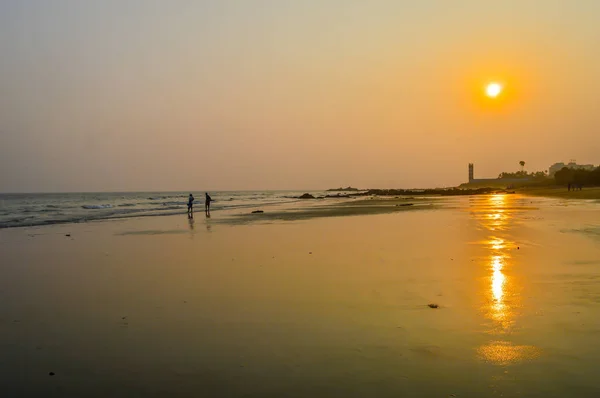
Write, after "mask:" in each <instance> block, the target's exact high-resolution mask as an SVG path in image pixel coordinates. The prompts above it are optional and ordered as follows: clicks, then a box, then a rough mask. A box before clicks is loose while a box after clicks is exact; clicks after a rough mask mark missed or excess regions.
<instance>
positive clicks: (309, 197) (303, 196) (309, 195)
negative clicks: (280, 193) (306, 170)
mask: <svg viewBox="0 0 600 398" xmlns="http://www.w3.org/2000/svg"><path fill="white" fill-rule="evenodd" d="M298 199H315V197H314V196H312V195H311V194H309V193H305V194H303V195H300V196H298Z"/></svg>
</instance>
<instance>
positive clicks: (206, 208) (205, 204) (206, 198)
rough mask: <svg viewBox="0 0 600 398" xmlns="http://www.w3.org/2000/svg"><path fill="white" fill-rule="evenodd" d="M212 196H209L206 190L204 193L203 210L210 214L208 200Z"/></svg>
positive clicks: (210, 200) (209, 200)
mask: <svg viewBox="0 0 600 398" xmlns="http://www.w3.org/2000/svg"><path fill="white" fill-rule="evenodd" d="M212 201H213V200H212V198H211V197H210V195H209V194H208V192H206V193H205V201H204V211H205V212H206V214H207V215H210V202H212Z"/></svg>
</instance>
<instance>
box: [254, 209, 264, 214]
mask: <svg viewBox="0 0 600 398" xmlns="http://www.w3.org/2000/svg"><path fill="white" fill-rule="evenodd" d="M262 213H264V211H262V210H254V211H253V212H252V214H262Z"/></svg>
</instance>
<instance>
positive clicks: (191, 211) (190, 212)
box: [188, 194, 194, 217]
mask: <svg viewBox="0 0 600 398" xmlns="http://www.w3.org/2000/svg"><path fill="white" fill-rule="evenodd" d="M188 215H189V216H192V217H193V215H194V195H192V194H190V196H189V197H188Z"/></svg>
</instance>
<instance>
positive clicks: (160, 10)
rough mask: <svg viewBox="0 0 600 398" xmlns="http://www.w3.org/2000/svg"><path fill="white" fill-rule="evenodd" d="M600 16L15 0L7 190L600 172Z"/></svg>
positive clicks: (0, 9)
mask: <svg viewBox="0 0 600 398" xmlns="http://www.w3.org/2000/svg"><path fill="white" fill-rule="evenodd" d="M599 15H600V1H597V0H572V1H566V0H560V1H559V0H537V1H534V0H514V1H513V0H503V1H482V0H454V1H447V0H437V1H434V0H419V1H415V0H406V1H402V0H387V1H385V0H362V1H356V0H296V1H291V0H237V1H235V0H213V1H202V0H187V1H183V0H181V1H176V0H169V1H167V0H161V1H157V0H103V1H95V2H92V1H81V0H72V1H68V0H48V1H43V0H39V1H33V0H0V191H2V192H14V191H18V192H23V191H106V190H109V191H123V190H125V191H135V190H186V191H187V190H204V189H208V190H225V189H231V190H235V189H320V188H330V187H334V186H340V185H344V186H346V185H352V186H359V187H373V188H374V187H432V186H450V185H455V184H459V183H461V182H464V181H465V180H466V178H467V163H469V162H474V163H475V174H476V176H477V177H493V176H496V175H497V174H498V173H500V172H501V171H513V170H517V169H518V168H519V166H518V162H519V160H525V161H526V162H527V166H526V168H527V169H529V170H545V169H547V168H548V166H549V165H550V164H552V163H554V162H557V161H568V160H569V159H570V158H575V159H576V160H577V161H578V162H580V163H581V162H583V163H594V164H598V163H600V105H599V104H600V100H599V98H598V96H599V93H600V72H599V71H600V51H598V48H599V47H598V46H599V45H600V23H599V22H598V16H599ZM491 80H498V81H500V82H502V83H503V84H505V87H506V91H505V92H504V93H503V94H502V96H501V97H500V98H498V99H497V100H495V101H491V100H489V99H485V97H484V96H483V94H482V93H483V86H484V84H485V83H486V82H488V81H491Z"/></svg>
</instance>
